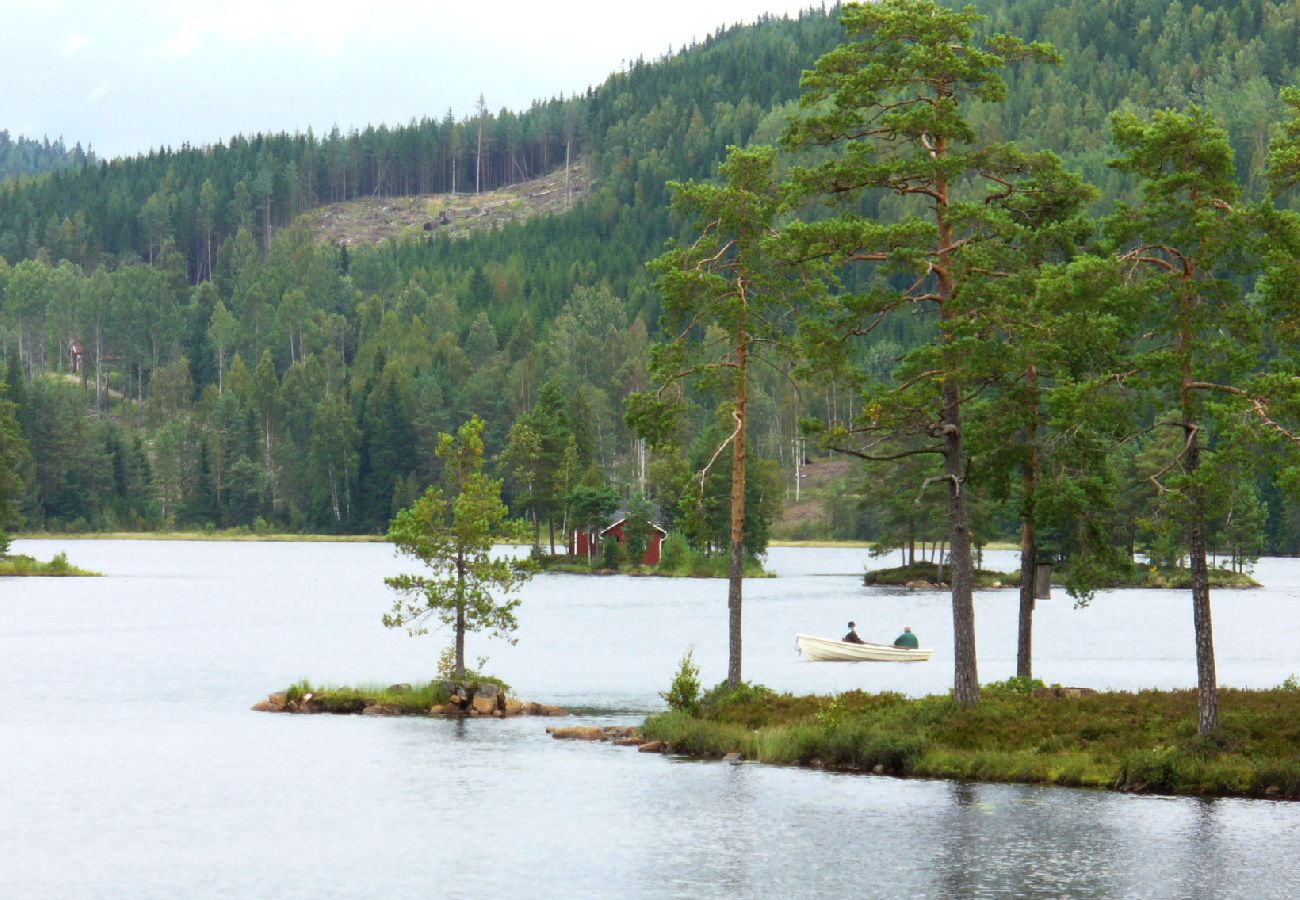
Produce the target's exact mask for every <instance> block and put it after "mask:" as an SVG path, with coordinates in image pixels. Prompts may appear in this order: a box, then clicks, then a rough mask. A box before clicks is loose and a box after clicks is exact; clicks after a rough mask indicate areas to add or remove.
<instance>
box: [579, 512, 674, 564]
mask: <svg viewBox="0 0 1300 900" xmlns="http://www.w3.org/2000/svg"><path fill="white" fill-rule="evenodd" d="M626 522H627V516H621V517H620V518H618V519H616V520H615V521H613V522H611V523H610V524H608V525H606V526H605V527H604V528H602V529H600V530H599V531H575V532H573V534H571V535H569V553H570V555H572V556H591V557H598V556H600V544H601V542H602V541H604V540H605V538H607V537H612V538H613V539H614V540H616V541H618V544H619V546H620V547H625V546H626V545H627V535H625V534H624V533H623V526H624V524H626ZM647 524H648V525H649V526H650V543H649V544H647V545H646V549H645V555H644V556H642V557H641V565H643V566H653V565H658V563H659V553H660V551H661V550H662V549H663V543H664V538H666V537H667V536H668V532H667V531H665V530H664V529H662V528H660V527H659V526H658V525H656V524H654V523H653V522H648V523H647Z"/></svg>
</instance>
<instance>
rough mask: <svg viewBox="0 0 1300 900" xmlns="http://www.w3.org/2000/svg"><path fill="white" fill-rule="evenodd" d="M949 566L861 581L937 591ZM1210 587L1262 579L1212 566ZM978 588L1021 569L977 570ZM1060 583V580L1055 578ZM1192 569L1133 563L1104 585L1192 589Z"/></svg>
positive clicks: (1016, 579) (997, 584)
mask: <svg viewBox="0 0 1300 900" xmlns="http://www.w3.org/2000/svg"><path fill="white" fill-rule="evenodd" d="M946 571H947V567H946V566H943V567H940V566H939V565H937V564H936V563H931V562H920V563H912V564H911V565H906V566H893V567H891V568H888V569H873V570H871V571H869V572H867V573H865V574H864V575H863V576H862V583H863V584H864V585H867V586H888V587H906V588H912V589H913V590H937V589H941V588H947V587H948V584H947V582H946V580H945V575H944V573H945V572H946ZM1209 571H1210V587H1213V588H1257V587H1259V586H1260V584H1259V582H1258V581H1256V580H1255V579H1254V578H1252V577H1251V576H1250V575H1249V574H1247V573H1246V572H1234V571H1232V570H1231V569H1227V568H1223V567H1220V566H1212V567H1211V568H1210V570H1209ZM974 577H975V587H976V588H978V589H981V590H997V589H999V588H1015V587H1019V585H1020V570H1019V569H1017V570H1015V571H1014V572H995V571H993V570H991V569H975V570H974ZM1053 583H1055V584H1059V583H1060V582H1059V581H1055V580H1054V582H1053ZM1191 586H1192V572H1191V570H1190V569H1188V568H1185V567H1184V568H1180V567H1177V566H1151V565H1145V564H1142V563H1134V564H1133V565H1131V566H1130V567H1129V569H1128V571H1127V572H1126V573H1123V574H1122V575H1121V576H1120V577H1118V578H1116V579H1115V580H1114V581H1112V582H1111V583H1109V584H1106V585H1102V586H1101V587H1103V588H1107V589H1115V588H1158V589H1172V590H1184V591H1185V590H1190V589H1191Z"/></svg>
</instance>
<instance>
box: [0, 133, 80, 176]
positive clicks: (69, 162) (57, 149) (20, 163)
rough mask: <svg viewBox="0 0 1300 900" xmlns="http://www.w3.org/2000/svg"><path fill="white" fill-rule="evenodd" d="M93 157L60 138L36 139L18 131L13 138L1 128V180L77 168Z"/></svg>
mask: <svg viewBox="0 0 1300 900" xmlns="http://www.w3.org/2000/svg"><path fill="white" fill-rule="evenodd" d="M94 161H95V155H94V154H93V153H88V152H86V151H85V150H82V149H81V144H77V145H76V146H75V147H73V148H72V149H71V150H69V149H68V148H67V146H65V145H64V143H63V138H56V139H55V140H53V141H51V140H50V139H49V138H45V139H44V140H39V141H38V140H36V139H35V138H29V137H23V136H22V135H21V134H20V135H18V137H17V138H14V137H13V136H11V135H10V134H9V132H8V131H6V130H4V129H0V181H4V180H5V179H6V178H18V177H19V176H21V175H40V174H41V173H42V172H53V171H55V170H57V169H65V168H80V167H82V166H85V165H88V164H91V163H93V162H94Z"/></svg>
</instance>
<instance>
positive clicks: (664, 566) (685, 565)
mask: <svg viewBox="0 0 1300 900" xmlns="http://www.w3.org/2000/svg"><path fill="white" fill-rule="evenodd" d="M691 562H692V559H691V548H690V545H688V544H687V543H686V536H685V535H681V534H670V535H668V537H666V538H664V542H663V544H662V546H661V547H660V550H659V571H661V572H667V573H672V574H678V573H685V572H689V571H690V570H691Z"/></svg>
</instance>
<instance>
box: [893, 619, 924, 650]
mask: <svg viewBox="0 0 1300 900" xmlns="http://www.w3.org/2000/svg"><path fill="white" fill-rule="evenodd" d="M894 646H895V647H906V648H908V649H909V650H915V649H916V648H917V647H920V646H921V643H920V641H918V640H917V639H916V635H914V634H912V626H911V625H904V626H903V633H902V634H900V635H899V636H898V637H896V638H894Z"/></svg>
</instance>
